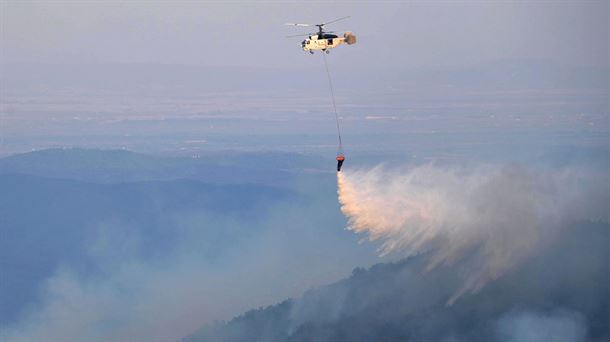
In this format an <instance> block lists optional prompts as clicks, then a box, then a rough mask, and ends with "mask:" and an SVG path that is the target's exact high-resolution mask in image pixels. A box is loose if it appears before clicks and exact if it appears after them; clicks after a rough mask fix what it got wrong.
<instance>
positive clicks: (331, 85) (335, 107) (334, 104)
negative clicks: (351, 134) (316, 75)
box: [322, 51, 343, 154]
mask: <svg viewBox="0 0 610 342" xmlns="http://www.w3.org/2000/svg"><path fill="white" fill-rule="evenodd" d="M322 57H323V58H324V67H325V68H326V76H328V85H329V86H330V95H331V98H332V100H333V109H334V111H335V119H336V121H337V136H338V137H339V147H338V149H337V153H338V154H343V143H342V142H341V128H340V127H339V113H338V112H337V103H336V102H335V90H334V89H333V81H332V79H331V77H330V71H329V70H328V63H327V62H326V53H324V51H322Z"/></svg>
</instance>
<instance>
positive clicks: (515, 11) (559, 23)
mask: <svg viewBox="0 0 610 342" xmlns="http://www.w3.org/2000/svg"><path fill="white" fill-rule="evenodd" d="M609 7H610V5H609V2H608V1H555V2H553V1H531V2H517V1H494V2H480V1H468V2H467V1H409V2H393V1H385V2H384V1H381V2H374V3H366V2H329V3H327V2H316V1H308V2H254V1H239V2H213V1H205V2H195V1H172V2H169V1H150V2H149V1H146V2H145V1H107V2H96V1H78V2H76V1H10V0H5V1H2V2H1V3H0V9H1V10H0V16H1V17H0V19H1V20H0V22H1V24H0V25H1V31H0V32H1V33H0V47H1V49H0V51H1V52H0V62H1V63H50V64H54V63H67V64H70V63H76V64H97V63H147V64H157V63H161V64H188V65H201V66H243V67H278V66H282V67H290V66H294V65H295V64H299V63H307V60H306V59H304V58H303V53H299V52H300V51H298V50H299V42H300V38H299V37H296V38H286V36H288V35H292V34H299V33H308V32H307V29H306V28H294V27H288V26H284V25H283V24H284V23H286V22H304V23H319V22H322V21H329V20H332V19H335V18H338V17H343V16H348V15H349V16H351V18H350V19H349V20H345V21H341V22H338V23H336V24H333V25H332V26H329V27H328V29H333V30H338V31H345V30H350V31H353V32H354V33H355V34H356V35H357V37H358V39H359V44H356V45H354V46H351V47H350V48H349V52H348V51H347V50H348V49H337V51H336V54H337V55H339V56H340V57H339V58H340V59H341V60H342V61H343V62H348V59H349V65H350V66H352V67H354V68H366V67H367V66H370V65H371V64H372V63H373V64H375V65H385V66H387V67H390V68H417V67H431V66H457V67H460V66H470V65H475V64H478V63H485V62H490V61H496V60H543V61H551V62H554V63H558V64H562V65H575V66H594V67H607V66H608V61H609V52H608V42H609V29H608V27H609V16H610V14H609V13H610V8H609Z"/></svg>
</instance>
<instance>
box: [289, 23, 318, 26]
mask: <svg viewBox="0 0 610 342" xmlns="http://www.w3.org/2000/svg"><path fill="white" fill-rule="evenodd" d="M284 25H287V26H303V27H308V26H313V25H311V24H295V23H286V24H284Z"/></svg>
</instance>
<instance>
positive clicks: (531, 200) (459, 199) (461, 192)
mask: <svg viewBox="0 0 610 342" xmlns="http://www.w3.org/2000/svg"><path fill="white" fill-rule="evenodd" d="M337 175H338V176H337V177H338V187H339V190H338V194H339V201H340V203H341V210H342V212H343V213H344V214H345V216H346V217H347V218H348V227H347V229H349V230H351V231H354V232H356V233H362V234H365V235H366V236H367V238H368V240H370V241H377V242H379V244H380V246H379V253H380V255H382V256H383V255H387V254H398V255H400V256H411V255H416V254H424V253H425V254H426V255H427V258H428V266H427V268H428V270H430V269H432V268H435V267H436V266H439V265H441V264H445V265H449V266H455V267H458V268H459V269H458V271H459V273H461V274H463V276H464V280H463V285H462V287H461V288H458V289H457V290H456V291H455V293H454V294H453V295H452V296H451V298H450V299H449V300H448V302H447V304H452V303H453V302H454V301H455V300H456V299H457V298H459V297H460V296H461V295H462V294H464V293H467V292H476V291H478V290H480V289H481V288H482V287H483V286H484V285H485V284H486V283H488V282H490V281H493V280H495V279H497V278H499V277H500V276H502V275H503V274H505V273H506V272H508V271H510V270H511V269H513V268H515V267H516V266H518V265H519V264H521V263H523V262H524V261H525V260H527V259H528V258H530V257H532V256H533V255H534V254H535V253H536V252H537V251H538V250H540V249H541V248H543V247H544V246H545V245H546V244H548V243H550V242H552V240H553V239H554V237H555V236H556V235H557V233H558V232H559V231H560V230H561V229H562V227H564V226H565V223H567V221H574V220H578V219H580V218H591V217H595V218H603V217H602V216H605V215H607V214H605V211H604V209H603V206H601V207H600V208H595V205H594V204H593V205H592V203H600V204H603V203H608V201H607V199H605V198H604V199H602V200H599V201H596V200H594V199H592V198H591V196H594V193H595V191H594V190H591V189H587V183H586V181H585V179H591V177H589V176H587V177H584V176H583V175H582V172H579V171H576V170H563V171H560V172H548V171H547V172H542V171H540V172H533V171H531V170H527V169H525V168H523V167H520V166H516V165H511V166H505V167H502V168H497V167H482V168H479V171H477V172H466V171H463V170H456V169H449V168H440V167H436V166H431V165H427V166H421V167H416V168H413V169H411V170H408V171H404V172H401V171H396V170H394V171H389V170H386V169H384V168H382V167H377V168H374V169H372V170H367V171H355V172H351V173H349V171H348V173H345V172H341V173H338V174H337ZM598 184H599V183H598ZM592 194H593V195H592ZM600 194H601V195H602V196H604V195H603V192H600ZM606 197H607V196H606ZM584 199H587V200H586V201H585V200H584ZM585 203H586V204H585ZM590 211H594V212H593V213H591V212H590Z"/></svg>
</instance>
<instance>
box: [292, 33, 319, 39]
mask: <svg viewBox="0 0 610 342" xmlns="http://www.w3.org/2000/svg"><path fill="white" fill-rule="evenodd" d="M312 34H315V33H308V34H294V35H292V36H286V38H292V37H305V36H311V35H312Z"/></svg>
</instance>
